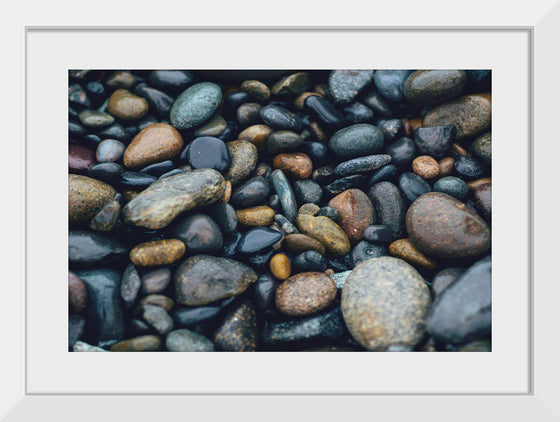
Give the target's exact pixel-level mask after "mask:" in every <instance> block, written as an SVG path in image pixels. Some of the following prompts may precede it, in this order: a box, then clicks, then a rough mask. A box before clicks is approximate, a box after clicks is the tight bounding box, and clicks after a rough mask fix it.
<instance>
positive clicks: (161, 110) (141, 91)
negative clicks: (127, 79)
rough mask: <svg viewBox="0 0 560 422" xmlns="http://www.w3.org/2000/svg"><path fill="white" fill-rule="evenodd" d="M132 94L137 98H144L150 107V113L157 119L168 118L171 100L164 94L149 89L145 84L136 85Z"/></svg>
mask: <svg viewBox="0 0 560 422" xmlns="http://www.w3.org/2000/svg"><path fill="white" fill-rule="evenodd" d="M134 93H135V94H136V95H138V96H139V97H142V98H145V99H146V100H147V101H148V105H149V106H150V111H152V112H155V114H156V115H158V116H159V117H167V116H169V111H170V110H171V106H172V105H173V98H172V97H170V96H169V95H167V94H166V93H165V92H161V91H159V90H157V89H154V88H150V87H149V86H147V85H145V84H140V85H137V86H136V88H135V89H134Z"/></svg>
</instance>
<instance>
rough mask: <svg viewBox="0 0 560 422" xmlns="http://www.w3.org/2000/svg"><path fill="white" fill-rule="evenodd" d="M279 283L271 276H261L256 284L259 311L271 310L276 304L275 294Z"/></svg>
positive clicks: (256, 301)
mask: <svg viewBox="0 0 560 422" xmlns="http://www.w3.org/2000/svg"><path fill="white" fill-rule="evenodd" d="M277 287H278V282H277V281H276V279H275V278H274V277H272V276H271V275H269V274H264V275H261V276H260V277H259V278H258V279H257V281H256V282H255V288H254V292H253V294H254V299H255V306H256V307H257V309H258V310H259V311H263V312H264V311H266V310H268V309H270V308H271V306H272V304H273V303H274V294H275V293H276V288H277Z"/></svg>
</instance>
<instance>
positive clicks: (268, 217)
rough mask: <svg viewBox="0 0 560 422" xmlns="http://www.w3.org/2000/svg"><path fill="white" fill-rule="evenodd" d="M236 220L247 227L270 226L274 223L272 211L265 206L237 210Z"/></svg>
mask: <svg viewBox="0 0 560 422" xmlns="http://www.w3.org/2000/svg"><path fill="white" fill-rule="evenodd" d="M236 214H237V220H238V221H239V223H240V224H243V225H244V226H248V227H259V226H270V225H271V224H272V223H273V222H274V215H275V214H276V213H275V212H274V210H273V209H272V208H270V207H267V206H266V205H260V206H257V207H252V208H245V209H242V210H237V211H236Z"/></svg>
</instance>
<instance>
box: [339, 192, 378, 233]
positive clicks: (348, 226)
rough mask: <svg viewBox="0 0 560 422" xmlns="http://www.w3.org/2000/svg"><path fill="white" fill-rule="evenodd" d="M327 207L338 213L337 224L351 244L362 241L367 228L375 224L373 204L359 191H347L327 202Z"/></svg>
mask: <svg viewBox="0 0 560 422" xmlns="http://www.w3.org/2000/svg"><path fill="white" fill-rule="evenodd" d="M329 207H332V208H334V209H335V210H337V211H338V215H339V221H338V224H339V225H340V227H342V230H344V233H346V235H347V236H348V239H350V241H351V242H354V243H356V242H359V241H360V240H362V237H363V235H364V230H365V229H366V227H367V226H370V225H372V224H374V223H375V212H374V210H373V204H372V203H371V201H370V199H369V198H368V196H367V195H366V194H365V193H364V192H362V191H361V190H359V189H347V190H345V191H344V192H342V193H339V194H338V195H336V196H335V197H334V198H333V199H331V200H330V201H329Z"/></svg>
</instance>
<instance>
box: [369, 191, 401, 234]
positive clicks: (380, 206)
mask: <svg viewBox="0 0 560 422" xmlns="http://www.w3.org/2000/svg"><path fill="white" fill-rule="evenodd" d="M368 197H369V199H370V200H371V203H372V204H373V207H374V209H375V215H376V217H377V223H378V224H382V225H384V226H387V227H388V228H389V229H390V230H391V231H392V232H393V236H394V237H395V239H398V238H400V237H402V236H403V234H404V230H405V223H404V219H405V214H406V207H405V202H404V198H403V197H402V194H401V191H400V190H399V188H397V187H396V186H395V185H393V184H392V183H390V182H379V183H376V184H375V185H373V186H372V187H371V188H370V190H369V191H368Z"/></svg>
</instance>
